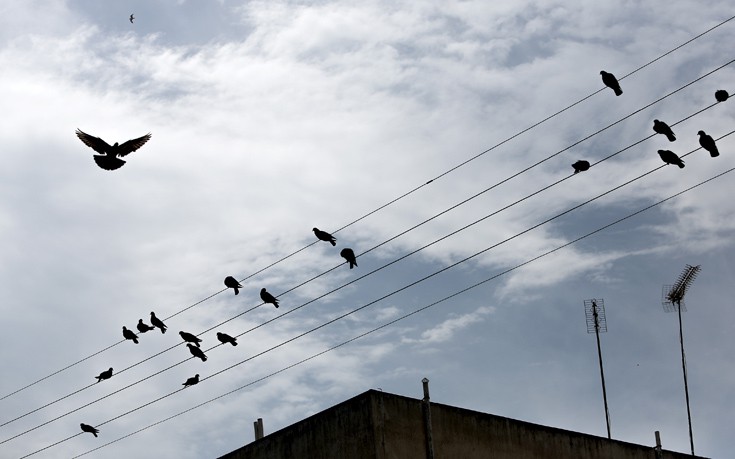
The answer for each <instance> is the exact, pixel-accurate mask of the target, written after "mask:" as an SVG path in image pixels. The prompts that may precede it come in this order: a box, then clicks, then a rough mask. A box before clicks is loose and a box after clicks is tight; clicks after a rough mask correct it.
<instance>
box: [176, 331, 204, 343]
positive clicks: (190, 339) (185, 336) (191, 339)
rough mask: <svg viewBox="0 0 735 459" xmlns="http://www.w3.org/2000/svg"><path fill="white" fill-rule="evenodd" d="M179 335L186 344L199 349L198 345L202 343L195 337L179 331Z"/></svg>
mask: <svg viewBox="0 0 735 459" xmlns="http://www.w3.org/2000/svg"><path fill="white" fill-rule="evenodd" d="M179 335H180V336H181V338H182V339H183V340H184V341H186V342H187V343H194V344H195V345H196V347H199V343H201V342H202V340H201V339H199V338H197V337H196V336H195V335H192V334H191V333H187V332H185V331H180V332H179Z"/></svg>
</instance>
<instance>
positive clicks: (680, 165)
mask: <svg viewBox="0 0 735 459" xmlns="http://www.w3.org/2000/svg"><path fill="white" fill-rule="evenodd" d="M676 165H677V166H679V169H684V161H679V162H678V163H676Z"/></svg>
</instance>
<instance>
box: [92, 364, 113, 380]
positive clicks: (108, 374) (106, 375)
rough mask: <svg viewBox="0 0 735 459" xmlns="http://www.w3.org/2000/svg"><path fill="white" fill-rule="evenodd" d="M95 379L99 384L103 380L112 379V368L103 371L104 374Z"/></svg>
mask: <svg viewBox="0 0 735 459" xmlns="http://www.w3.org/2000/svg"><path fill="white" fill-rule="evenodd" d="M95 378H97V382H100V381H102V380H103V379H110V378H112V367H110V369H109V370H107V371H103V372H102V373H100V375H99V376H95Z"/></svg>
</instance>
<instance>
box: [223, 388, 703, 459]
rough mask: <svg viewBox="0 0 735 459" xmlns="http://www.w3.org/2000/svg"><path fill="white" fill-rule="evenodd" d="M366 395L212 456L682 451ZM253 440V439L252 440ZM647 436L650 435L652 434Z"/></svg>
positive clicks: (283, 458) (477, 457)
mask: <svg viewBox="0 0 735 459" xmlns="http://www.w3.org/2000/svg"><path fill="white" fill-rule="evenodd" d="M424 392H425V398H424V400H418V399H413V398H409V397H403V396H400V395H394V394H389V393H385V392H381V391H376V390H369V391H367V392H364V393H362V394H360V395H358V396H356V397H353V398H351V399H349V400H346V401H344V402H342V403H340V404H338V405H335V406H333V407H331V408H328V409H326V410H324V411H322V412H320V413H317V414H314V415H313V416H310V417H308V418H306V419H304V420H302V421H300V422H297V423H296V424H292V425H290V426H288V427H285V428H283V429H281V430H279V431H277V432H273V433H272V434H270V435H268V436H263V435H262V423H260V424H258V423H256V429H255V430H256V440H255V441H254V442H253V443H250V444H248V445H245V446H243V447H242V448H239V449H237V450H235V451H232V452H230V453H228V454H225V455H224V456H221V457H220V458H219V459H432V458H433V459H555V458H560V459H561V458H563V459H684V458H689V459H691V458H693V457H694V458H696V457H699V456H691V455H688V454H683V453H677V452H673V451H666V450H662V449H661V447H660V446H658V447H652V446H644V445H637V444H633V443H627V442H623V441H618V440H609V439H607V438H603V437H597V436H594V435H587V434H583V433H578V432H571V431H568V430H563V429H556V428H553V427H546V426H542V425H538V424H531V423H529V422H523V421H516V420H514V419H509V418H504V417H501V416H495V415H492V414H486V413H480V412H477V411H472V410H467V409H463V408H457V407H453V406H448V405H442V404H439V403H433V402H431V403H430V402H429V398H428V381H427V380H424ZM258 437H260V438H258ZM652 437H653V435H652Z"/></svg>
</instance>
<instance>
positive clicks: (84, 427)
mask: <svg viewBox="0 0 735 459" xmlns="http://www.w3.org/2000/svg"><path fill="white" fill-rule="evenodd" d="M79 427H81V428H82V431H83V432H89V433H91V434H92V435H94V436H95V437H96V436H97V434H98V433H100V431H99V429H95V428H94V427H92V426H88V425H87V424H85V423H83V422H82V423H81V424H79Z"/></svg>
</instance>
